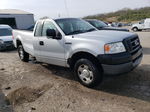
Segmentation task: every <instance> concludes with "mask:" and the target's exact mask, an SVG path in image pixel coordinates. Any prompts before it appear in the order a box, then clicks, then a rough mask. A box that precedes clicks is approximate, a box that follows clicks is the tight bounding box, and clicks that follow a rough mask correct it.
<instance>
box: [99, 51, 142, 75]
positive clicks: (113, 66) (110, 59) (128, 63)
mask: <svg viewBox="0 0 150 112" xmlns="http://www.w3.org/2000/svg"><path fill="white" fill-rule="evenodd" d="M142 57H143V53H142V49H140V50H139V52H137V53H136V54H135V55H134V56H131V54H129V53H121V54H115V55H103V56H102V55H99V56H98V59H99V61H100V63H101V65H102V68H103V71H104V74H106V75H118V74H124V73H128V72H130V71H132V70H133V69H134V68H136V67H137V66H138V65H139V64H140V63H141V60H142Z"/></svg>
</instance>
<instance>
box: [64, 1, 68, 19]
mask: <svg viewBox="0 0 150 112" xmlns="http://www.w3.org/2000/svg"><path fill="white" fill-rule="evenodd" d="M64 2H65V8H66V11H67V16H68V17H69V10H68V6H67V0H64Z"/></svg>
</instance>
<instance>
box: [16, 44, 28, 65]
mask: <svg viewBox="0 0 150 112" xmlns="http://www.w3.org/2000/svg"><path fill="white" fill-rule="evenodd" d="M18 55H19V57H20V59H21V61H23V62H28V61H29V54H28V53H27V52H25V51H24V48H23V46H22V45H19V47H18Z"/></svg>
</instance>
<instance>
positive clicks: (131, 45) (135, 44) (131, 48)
mask: <svg viewBox="0 0 150 112" xmlns="http://www.w3.org/2000/svg"><path fill="white" fill-rule="evenodd" d="M123 43H124V45H125V47H126V49H127V51H128V52H129V53H130V54H131V55H134V54H136V53H137V52H138V51H139V49H141V45H140V40H139V37H138V36H134V37H130V38H127V39H125V40H124V41H123Z"/></svg>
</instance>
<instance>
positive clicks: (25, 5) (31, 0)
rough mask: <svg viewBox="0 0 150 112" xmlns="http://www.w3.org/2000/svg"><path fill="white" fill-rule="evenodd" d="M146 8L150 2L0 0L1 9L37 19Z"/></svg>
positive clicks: (123, 0)
mask: <svg viewBox="0 0 150 112" xmlns="http://www.w3.org/2000/svg"><path fill="white" fill-rule="evenodd" d="M65 1H66V4H67V6H66V5H65ZM145 6H150V0H0V9H21V10H25V11H28V12H32V13H34V15H35V18H36V19H38V18H40V17H43V16H48V17H51V18H56V17H58V15H60V16H61V17H67V16H68V15H69V16H70V17H84V16H87V15H93V14H99V13H106V12H112V11H116V10H119V9H123V8H132V9H133V8H139V7H145ZM66 7H67V8H66ZM67 9H68V10H67Z"/></svg>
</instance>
